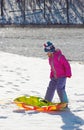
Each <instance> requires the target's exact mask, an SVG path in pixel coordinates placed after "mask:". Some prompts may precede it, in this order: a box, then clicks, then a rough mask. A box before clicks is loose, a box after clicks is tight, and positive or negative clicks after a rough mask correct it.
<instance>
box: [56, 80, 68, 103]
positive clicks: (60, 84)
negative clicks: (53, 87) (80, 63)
mask: <svg viewBox="0 0 84 130" xmlns="http://www.w3.org/2000/svg"><path fill="white" fill-rule="evenodd" d="M65 85H66V78H59V79H58V81H57V93H58V96H59V98H60V101H61V102H67V103H68V98H67V94H66V91H65Z"/></svg>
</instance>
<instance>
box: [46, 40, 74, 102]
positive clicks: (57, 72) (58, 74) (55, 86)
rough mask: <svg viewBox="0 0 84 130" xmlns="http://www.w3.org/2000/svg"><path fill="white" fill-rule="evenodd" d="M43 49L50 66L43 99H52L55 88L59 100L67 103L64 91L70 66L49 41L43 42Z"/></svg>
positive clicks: (69, 75)
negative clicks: (48, 79) (48, 80)
mask: <svg viewBox="0 0 84 130" xmlns="http://www.w3.org/2000/svg"><path fill="white" fill-rule="evenodd" d="M44 51H45V52H46V53H47V55H48V58H49V64H50V67H51V72H50V79H51V80H50V82H49V86H48V88H47V91H46V95H45V100H48V101H50V102H51V101H52V99H53V97H54V93H55V90H57V94H58V96H59V99H60V102H66V103H68V98H67V94H66V91H65V86H66V79H67V77H68V78H70V77H71V75H72V74H71V67H70V64H69V62H68V61H67V59H66V58H65V56H64V55H63V54H62V52H61V50H60V49H55V47H54V45H53V44H52V43H51V42H47V43H46V44H44Z"/></svg>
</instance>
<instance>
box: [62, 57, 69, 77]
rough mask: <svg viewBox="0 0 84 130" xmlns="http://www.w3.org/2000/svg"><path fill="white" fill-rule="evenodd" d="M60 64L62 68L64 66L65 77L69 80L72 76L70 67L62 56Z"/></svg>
mask: <svg viewBox="0 0 84 130" xmlns="http://www.w3.org/2000/svg"><path fill="white" fill-rule="evenodd" d="M61 62H62V64H63V66H64V69H65V72H66V77H69V78H70V77H71V76H72V73H71V66H70V64H69V62H68V60H67V59H66V58H65V56H62V58H61Z"/></svg>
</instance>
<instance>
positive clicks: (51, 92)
mask: <svg viewBox="0 0 84 130" xmlns="http://www.w3.org/2000/svg"><path fill="white" fill-rule="evenodd" d="M56 82H57V81H56V80H55V79H51V81H50V83H49V86H48V88H47V91H46V95H45V100H48V101H52V99H53V96H54V93H55V90H56Z"/></svg>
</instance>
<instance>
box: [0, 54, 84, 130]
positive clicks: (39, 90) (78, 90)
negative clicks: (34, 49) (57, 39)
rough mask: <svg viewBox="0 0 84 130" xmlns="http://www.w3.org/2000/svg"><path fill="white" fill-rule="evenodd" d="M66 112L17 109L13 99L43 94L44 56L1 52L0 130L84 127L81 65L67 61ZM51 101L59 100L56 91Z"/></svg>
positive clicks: (83, 71) (78, 129)
mask: <svg viewBox="0 0 84 130" xmlns="http://www.w3.org/2000/svg"><path fill="white" fill-rule="evenodd" d="M70 64H71V67H72V73H73V76H72V78H71V79H68V80H67V87H66V88H67V94H68V98H69V108H70V110H67V111H60V112H54V113H37V112H28V111H27V112H24V111H16V110H17V109H18V108H17V106H16V105H15V104H12V101H13V99H14V98H16V97H18V96H21V95H24V94H27V95H36V96H41V97H44V95H45V92H46V88H47V86H48V82H49V65H48V61H47V59H41V58H34V57H24V56H19V55H16V54H10V53H5V52H0V130H35V129H36V130H84V64H83V63H79V62H70ZM53 101H55V102H57V101H59V99H58V97H57V94H55V97H54V99H53Z"/></svg>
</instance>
